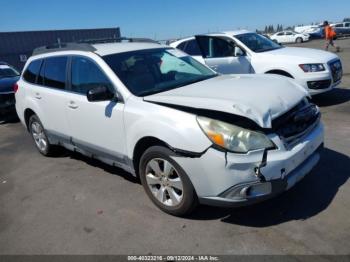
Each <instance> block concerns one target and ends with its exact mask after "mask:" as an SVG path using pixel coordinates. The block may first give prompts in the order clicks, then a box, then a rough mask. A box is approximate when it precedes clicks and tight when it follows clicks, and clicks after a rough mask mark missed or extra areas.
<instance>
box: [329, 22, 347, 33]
mask: <svg viewBox="0 0 350 262" xmlns="http://www.w3.org/2000/svg"><path fill="white" fill-rule="evenodd" d="M331 26H332V27H333V28H334V31H335V32H336V33H337V36H338V37H339V36H340V37H342V36H349V35H350V22H344V23H337V24H332V25H331Z"/></svg>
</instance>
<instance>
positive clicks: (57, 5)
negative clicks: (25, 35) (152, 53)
mask: <svg viewBox="0 0 350 262" xmlns="http://www.w3.org/2000/svg"><path fill="white" fill-rule="evenodd" d="M335 2H336V4H335ZM349 16H350V0H337V1H333V0H187V1H186V0H176V1H170V0H84V1H81V0H59V1H50V0H27V1H25V0H22V1H20V0H0V32H10V31H28V30H52V29H77V28H101V27H120V28H121V33H122V35H123V36H127V37H149V38H154V39H157V40H162V39H168V38H178V37H184V36H189V35H193V34H196V33H207V32H216V31H223V30H234V29H239V28H240V29H243V28H244V29H250V30H255V29H264V28H265V25H269V24H273V25H275V26H276V25H277V24H282V25H284V26H289V25H298V24H309V23H311V22H320V21H323V20H329V21H333V22H338V21H342V20H343V18H345V17H349Z"/></svg>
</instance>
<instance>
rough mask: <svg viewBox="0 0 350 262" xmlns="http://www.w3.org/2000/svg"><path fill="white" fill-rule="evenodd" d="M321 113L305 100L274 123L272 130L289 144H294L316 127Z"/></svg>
mask: <svg viewBox="0 0 350 262" xmlns="http://www.w3.org/2000/svg"><path fill="white" fill-rule="evenodd" d="M319 119H320V111H319V109H318V107H317V106H316V105H314V104H311V103H309V102H308V101H306V100H303V101H302V102H300V103H299V104H298V105H296V106H295V107H294V108H292V109H291V110H289V111H288V112H287V113H284V114H283V115H282V116H280V117H278V118H276V119H275V120H273V121H272V128H273V129H274V130H275V132H276V133H277V134H278V135H279V136H280V137H281V138H282V139H283V140H284V141H285V142H286V143H287V144H290V143H294V142H295V141H297V140H298V139H300V138H301V137H303V136H304V135H306V134H307V133H308V132H310V131H311V130H312V129H313V127H315V126H316V124H317V123H318V121H319Z"/></svg>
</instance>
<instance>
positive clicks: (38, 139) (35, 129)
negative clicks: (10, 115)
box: [31, 121, 48, 152]
mask: <svg viewBox="0 0 350 262" xmlns="http://www.w3.org/2000/svg"><path fill="white" fill-rule="evenodd" d="M31 131H32V135H33V138H34V141H35V144H36V146H37V147H38V148H39V150H40V151H42V152H44V151H45V150H46V148H47V145H48V141H47V138H46V135H45V133H44V129H43V127H42V126H41V124H40V123H38V122H36V121H35V122H32V124H31Z"/></svg>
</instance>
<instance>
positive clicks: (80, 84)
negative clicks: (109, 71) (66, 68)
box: [71, 57, 113, 95]
mask: <svg viewBox="0 0 350 262" xmlns="http://www.w3.org/2000/svg"><path fill="white" fill-rule="evenodd" d="M71 82H72V87H71V88H72V91H74V92H77V93H79V94H84V95H86V93H87V92H88V91H89V90H90V89H91V88H94V87H97V86H105V87H107V88H109V89H110V90H111V91H113V87H112V84H111V82H110V81H109V79H108V78H107V77H106V75H105V74H104V73H103V72H102V71H101V69H100V68H99V67H98V66H97V65H96V64H95V63H94V62H92V61H91V60H89V59H87V58H83V57H73V58H72V81H71Z"/></svg>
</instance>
